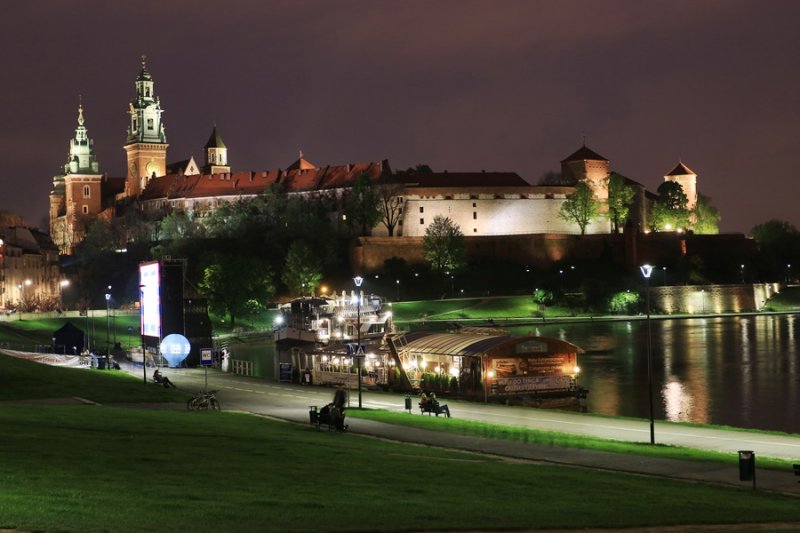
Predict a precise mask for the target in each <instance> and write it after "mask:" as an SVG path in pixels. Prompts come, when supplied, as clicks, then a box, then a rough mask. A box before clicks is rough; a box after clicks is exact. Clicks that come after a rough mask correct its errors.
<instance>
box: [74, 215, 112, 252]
mask: <svg viewBox="0 0 800 533" xmlns="http://www.w3.org/2000/svg"><path fill="white" fill-rule="evenodd" d="M116 245H117V236H116V234H115V232H114V228H113V227H112V225H111V223H110V222H109V221H108V220H106V219H105V218H102V217H98V218H96V219H95V220H94V221H93V222H92V223H91V225H89V230H88V231H87V232H86V237H85V238H84V239H83V243H82V251H83V253H84V254H86V255H97V254H100V253H103V252H112V251H114V249H115V248H116Z"/></svg>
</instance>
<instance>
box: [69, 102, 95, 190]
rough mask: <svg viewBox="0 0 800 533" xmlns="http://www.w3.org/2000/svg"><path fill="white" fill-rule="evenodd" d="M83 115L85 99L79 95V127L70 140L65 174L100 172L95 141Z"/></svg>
mask: <svg viewBox="0 0 800 533" xmlns="http://www.w3.org/2000/svg"><path fill="white" fill-rule="evenodd" d="M85 123H86V119H85V118H84V116H83V100H82V98H81V97H80V96H78V127H77V128H75V137H74V138H73V139H70V141H69V157H68V159H67V163H66V164H65V165H64V173H65V174H99V173H100V163H99V162H98V161H97V156H95V154H94V143H93V142H92V140H91V139H90V138H89V132H88V131H87V129H86V125H85Z"/></svg>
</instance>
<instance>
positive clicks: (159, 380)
mask: <svg viewBox="0 0 800 533" xmlns="http://www.w3.org/2000/svg"><path fill="white" fill-rule="evenodd" d="M153 383H155V384H156V385H163V386H164V387H166V388H170V387H171V388H173V389H175V388H177V387H176V386H175V384H174V383H173V382H172V381H170V379H169V378H168V377H167V376H162V375H161V371H160V370H159V369H157V368H156V370H155V372H153Z"/></svg>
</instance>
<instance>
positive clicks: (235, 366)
mask: <svg viewBox="0 0 800 533" xmlns="http://www.w3.org/2000/svg"><path fill="white" fill-rule="evenodd" d="M229 363H230V371H231V373H233V374H238V375H240V376H251V377H252V376H253V375H254V370H255V368H254V366H253V362H252V361H242V360H241V359H231V360H230V361H229Z"/></svg>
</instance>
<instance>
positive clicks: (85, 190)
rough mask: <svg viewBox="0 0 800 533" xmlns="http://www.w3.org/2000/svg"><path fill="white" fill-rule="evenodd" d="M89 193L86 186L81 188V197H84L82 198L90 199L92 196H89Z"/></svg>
mask: <svg viewBox="0 0 800 533" xmlns="http://www.w3.org/2000/svg"><path fill="white" fill-rule="evenodd" d="M91 192H92V191H91V190H90V189H89V186H88V185H84V186H83V197H84V198H91V197H92V194H91Z"/></svg>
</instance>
